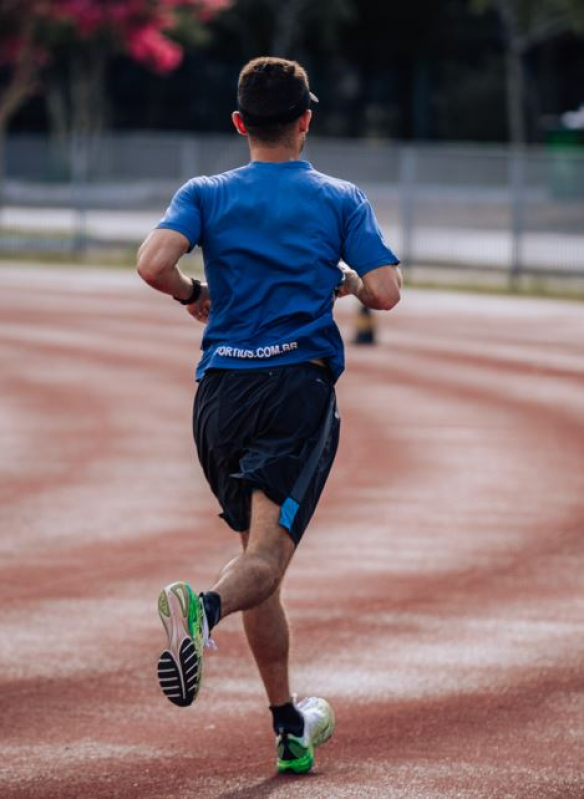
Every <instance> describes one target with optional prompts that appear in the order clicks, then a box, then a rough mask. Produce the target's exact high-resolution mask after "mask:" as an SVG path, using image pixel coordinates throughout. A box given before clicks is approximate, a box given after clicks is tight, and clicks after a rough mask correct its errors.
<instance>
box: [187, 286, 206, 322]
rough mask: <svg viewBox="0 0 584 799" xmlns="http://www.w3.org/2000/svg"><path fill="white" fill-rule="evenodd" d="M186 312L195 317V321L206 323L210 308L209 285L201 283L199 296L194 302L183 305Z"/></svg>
mask: <svg viewBox="0 0 584 799" xmlns="http://www.w3.org/2000/svg"><path fill="white" fill-rule="evenodd" d="M185 307H186V309H187V311H188V313H190V315H191V316H192V317H193V319H196V320H197V322H202V323H203V324H206V323H207V322H208V321H209V312H210V310H211V295H210V294H209V287H208V286H207V284H206V283H201V296H200V297H199V299H198V300H197V301H196V302H192V303H191V304H190V305H187V306H185Z"/></svg>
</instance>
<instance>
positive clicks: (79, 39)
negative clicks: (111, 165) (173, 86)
mask: <svg viewBox="0 0 584 799" xmlns="http://www.w3.org/2000/svg"><path fill="white" fill-rule="evenodd" d="M229 3H230V0H2V3H0V70H1V74H2V75H3V77H4V80H3V82H0V136H1V135H2V133H3V132H4V131H5V130H6V126H7V124H8V121H9V119H10V117H11V116H12V115H13V114H14V113H15V112H16V111H17V110H18V108H19V107H20V106H21V105H22V104H23V103H24V102H25V101H26V100H27V99H28V98H29V97H30V96H31V95H32V94H33V93H35V92H36V91H44V92H45V94H46V96H47V101H48V103H49V113H50V114H51V116H52V117H53V118H58V117H59V106H61V108H60V111H61V116H63V111H64V109H65V107H67V108H68V109H69V114H68V116H69V124H68V125H67V126H66V127H67V128H68V129H69V130H74V131H76V132H80V133H88V132H95V131H96V130H98V129H99V127H100V125H101V124H102V123H103V107H102V106H103V99H104V74H105V67H106V64H107V62H108V60H109V59H110V58H111V57H112V56H113V55H116V54H126V55H128V56H129V57H130V58H132V59H134V60H135V61H137V62H139V63H140V64H143V65H145V66H146V67H147V68H149V69H151V70H153V71H155V72H157V73H159V74H161V75H164V74H168V73H169V72H172V71H173V70H174V69H176V68H177V67H178V65H179V64H180V63H181V61H182V58H183V51H184V47H185V45H188V44H193V43H196V42H197V41H198V38H200V36H201V32H202V30H203V28H204V25H205V23H206V22H208V21H209V20H210V19H212V18H213V17H214V16H215V15H216V14H217V13H218V12H219V11H221V10H222V9H223V8H225V7H226V6H227V5H229ZM57 61H59V62H61V65H63V63H65V65H66V66H65V68H64V69H63V68H62V70H61V74H60V77H61V79H62V80H61V81H60V83H61V94H62V95H66V97H63V96H62V97H61V98H60V99H59V97H58V92H57V90H56V85H57V83H58V82H59V81H56V80H55V66H56V63H57ZM63 76H64V77H65V80H63ZM64 82H65V83H67V84H68V89H67V91H65V90H64V88H63V83H64ZM51 106H53V109H51ZM52 110H53V111H54V112H55V113H52Z"/></svg>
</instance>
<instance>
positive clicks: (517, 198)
mask: <svg viewBox="0 0 584 799" xmlns="http://www.w3.org/2000/svg"><path fill="white" fill-rule="evenodd" d="M509 156H510V169H509V191H510V197H511V264H510V272H509V286H510V288H512V289H514V290H515V289H518V288H519V284H520V280H521V271H522V269H523V248H522V244H523V227H524V219H523V205H524V197H525V195H524V190H523V189H524V183H525V150H524V148H523V147H522V146H520V145H517V146H514V147H511V149H510V151H509Z"/></svg>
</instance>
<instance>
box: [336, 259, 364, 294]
mask: <svg viewBox="0 0 584 799" xmlns="http://www.w3.org/2000/svg"><path fill="white" fill-rule="evenodd" d="M339 269H340V270H341V272H342V273H343V282H342V283H341V284H340V285H339V287H338V288H337V290H336V291H335V296H336V298H337V299H339V298H340V297H348V296H349V294H354V295H355V296H357V292H358V291H359V290H360V289H361V287H362V285H363V281H362V280H361V278H360V277H359V275H358V274H357V272H355V270H354V269H351V268H350V267H349V266H347V264H339Z"/></svg>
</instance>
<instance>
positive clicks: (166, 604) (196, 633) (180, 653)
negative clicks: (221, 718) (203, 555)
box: [158, 582, 215, 707]
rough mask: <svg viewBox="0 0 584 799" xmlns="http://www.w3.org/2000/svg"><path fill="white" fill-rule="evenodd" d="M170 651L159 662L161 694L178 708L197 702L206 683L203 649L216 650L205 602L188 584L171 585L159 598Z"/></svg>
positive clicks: (162, 655) (160, 613)
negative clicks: (203, 682) (202, 685)
mask: <svg viewBox="0 0 584 799" xmlns="http://www.w3.org/2000/svg"><path fill="white" fill-rule="evenodd" d="M158 615H159V616H160V619H161V621H162V624H163V625H164V629H165V631H166V635H167V636H168V647H167V649H165V650H164V652H163V653H162V654H161V656H160V659H159V661H158V682H159V683H160V688H161V690H162V693H163V694H164V695H165V696H166V698H167V699H169V700H170V701H171V702H173V703H174V704H175V705H178V706H179V707H188V705H191V704H192V703H193V702H194V700H195V699H196V698H197V695H198V693H199V689H200V687H201V682H202V679H203V648H204V647H205V646H207V647H212V648H213V647H214V646H215V644H214V643H213V641H212V639H211V638H210V636H209V625H208V623H207V618H206V616H205V610H204V608H203V602H202V600H201V599H200V598H199V597H198V596H196V594H195V593H194V591H193V589H192V588H191V586H190V585H189V584H188V583H185V582H178V583H171V584H170V585H167V586H166V588H163V589H162V591H161V592H160V596H159V597H158Z"/></svg>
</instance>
